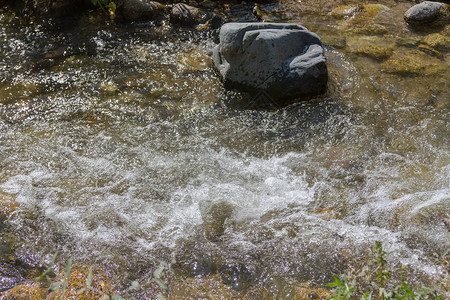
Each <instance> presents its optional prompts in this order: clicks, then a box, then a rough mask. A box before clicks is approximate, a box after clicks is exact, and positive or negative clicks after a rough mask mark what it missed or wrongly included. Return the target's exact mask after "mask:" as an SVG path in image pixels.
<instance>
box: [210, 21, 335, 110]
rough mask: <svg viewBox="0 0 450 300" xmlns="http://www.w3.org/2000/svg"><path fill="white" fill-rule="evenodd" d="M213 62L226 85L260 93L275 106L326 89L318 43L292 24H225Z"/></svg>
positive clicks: (325, 68)
mask: <svg viewBox="0 0 450 300" xmlns="http://www.w3.org/2000/svg"><path fill="white" fill-rule="evenodd" d="M219 38H220V43H219V45H218V46H216V47H215V48H214V52H213V60H214V64H215V67H216V68H217V69H218V71H219V73H220V75H221V77H222V80H223V82H224V85H225V87H231V88H237V89H239V90H241V91H245V92H249V93H250V94H252V95H253V96H254V98H253V100H254V101H255V100H257V98H258V96H261V94H263V96H264V98H265V99H266V100H267V101H269V102H272V104H273V105H274V106H275V107H281V106H284V105H287V104H290V103H292V102H294V101H293V100H295V99H298V98H301V97H311V96H316V95H319V94H321V93H323V92H324V91H325V90H326V85H327V80H328V72H327V65H326V60H325V56H324V49H323V47H322V42H321V40H320V38H319V36H317V35H316V34H315V33H312V32H310V31H308V30H307V29H306V28H305V27H303V26H300V25H296V24H283V23H279V24H278V23H227V24H225V25H223V26H222V27H221V29H220V34H219Z"/></svg>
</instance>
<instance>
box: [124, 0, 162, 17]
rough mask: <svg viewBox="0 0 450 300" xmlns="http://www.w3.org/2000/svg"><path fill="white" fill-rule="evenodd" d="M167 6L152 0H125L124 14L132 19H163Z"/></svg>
mask: <svg viewBox="0 0 450 300" xmlns="http://www.w3.org/2000/svg"><path fill="white" fill-rule="evenodd" d="M165 10H166V7H165V6H164V5H163V4H161V3H159V2H156V1H151V0H124V3H123V15H124V17H125V18H126V19H128V20H131V21H158V22H159V21H161V20H162V19H164V16H165Z"/></svg>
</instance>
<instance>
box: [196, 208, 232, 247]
mask: <svg viewBox="0 0 450 300" xmlns="http://www.w3.org/2000/svg"><path fill="white" fill-rule="evenodd" d="M233 210H234V207H233V206H232V205H231V204H229V203H226V202H219V203H204V204H203V207H201V214H202V219H203V230H204V231H205V237H206V238H207V239H208V240H209V241H212V242H214V241H217V240H218V239H219V238H220V237H221V236H222V235H223V233H224V232H225V221H226V220H227V219H228V218H230V217H231V215H232V214H233Z"/></svg>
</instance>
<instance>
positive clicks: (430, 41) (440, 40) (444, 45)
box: [421, 33, 450, 51]
mask: <svg viewBox="0 0 450 300" xmlns="http://www.w3.org/2000/svg"><path fill="white" fill-rule="evenodd" d="M421 42H422V43H423V44H425V45H428V46H430V47H433V48H434V49H436V50H439V51H448V50H449V49H450V37H448V36H445V35H442V34H440V33H432V34H428V35H427V36H425V37H424V38H423V39H422V41H421Z"/></svg>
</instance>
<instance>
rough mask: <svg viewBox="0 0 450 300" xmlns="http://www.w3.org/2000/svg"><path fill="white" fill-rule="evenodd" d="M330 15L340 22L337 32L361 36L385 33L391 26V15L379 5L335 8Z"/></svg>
mask: <svg viewBox="0 0 450 300" xmlns="http://www.w3.org/2000/svg"><path fill="white" fill-rule="evenodd" d="M331 15H332V16H334V17H335V18H337V19H339V20H341V21H340V24H339V30H340V31H344V32H350V33H355V34H363V35H381V34H385V33H387V32H388V31H389V30H388V29H387V27H386V26H387V25H389V24H392V14H391V13H390V9H389V8H388V7H387V6H384V5H381V4H362V5H346V6H339V7H337V8H335V9H334V10H333V11H332V12H331Z"/></svg>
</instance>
